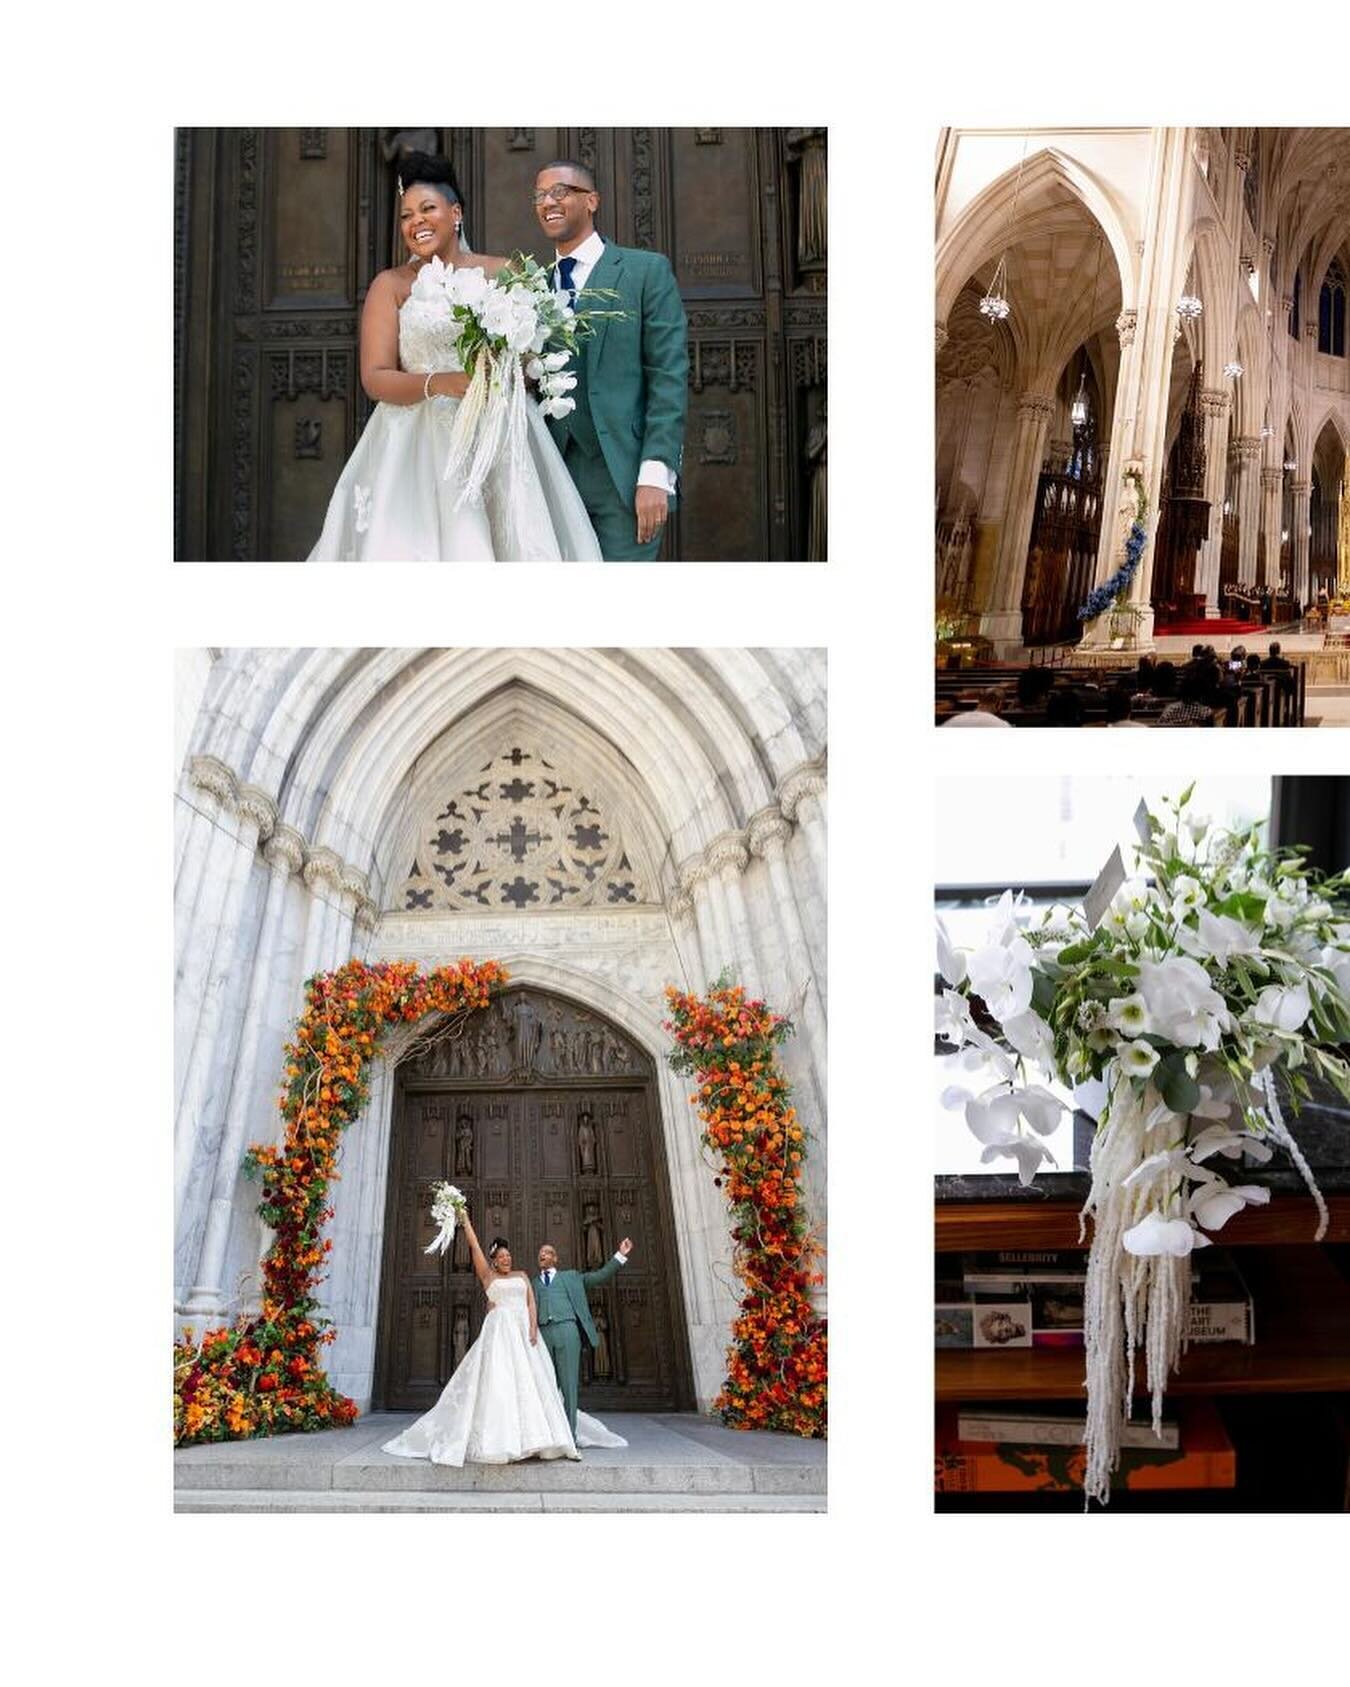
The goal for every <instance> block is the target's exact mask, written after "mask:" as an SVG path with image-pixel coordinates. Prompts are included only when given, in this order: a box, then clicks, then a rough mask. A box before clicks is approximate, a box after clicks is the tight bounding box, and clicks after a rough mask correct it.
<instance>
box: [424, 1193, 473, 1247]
mask: <svg viewBox="0 0 1350 1687" xmlns="http://www.w3.org/2000/svg"><path fill="white" fill-rule="evenodd" d="M467 1204H468V1203H467V1202H466V1201H465V1199H464V1196H463V1194H462V1193H461V1192H460V1191H459V1190H458V1189H456V1188H455V1186H454V1184H453V1183H438V1184H436V1185H435V1187H434V1190H433V1193H432V1200H431V1217H432V1219H433V1221H434V1222H435V1223H437V1224H439V1225H440V1227H441V1228H440V1233H439V1234H438V1235H437V1237H436V1239H435V1241H434V1242H433V1243H432V1244H431V1246H430V1247H429V1248H423V1249H422V1252H423V1253H426V1254H444V1253H448V1252H449V1251H450V1244H451V1242H453V1241H454V1239H455V1220H456V1219H457V1218H458V1217H459V1215H460V1213H462V1212H463V1211H464V1208H465V1207H466V1206H467Z"/></svg>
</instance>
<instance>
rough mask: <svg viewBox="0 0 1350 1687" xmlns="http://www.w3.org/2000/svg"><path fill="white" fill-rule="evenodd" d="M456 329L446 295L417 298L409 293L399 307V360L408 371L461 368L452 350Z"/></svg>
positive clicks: (418, 373)
mask: <svg viewBox="0 0 1350 1687" xmlns="http://www.w3.org/2000/svg"><path fill="white" fill-rule="evenodd" d="M456 337H457V330H456V327H455V320H454V317H453V316H452V315H451V313H450V306H449V304H448V303H447V301H446V300H445V299H443V298H442V299H419V298H415V297H413V296H412V295H411V294H410V295H409V296H408V298H406V299H405V300H404V301H403V303H402V304H401V305H400V306H399V310H398V360H399V362H400V363H401V364H402V366H403V368H404V369H405V370H406V371H407V372H408V373H409V374H410V375H426V374H430V373H431V372H432V371H440V370H445V369H450V370H456V371H458V370H462V369H463V367H464V366H463V364H462V363H461V362H460V361H459V358H458V356H457V355H456V352H455V345H454V342H455V339H456Z"/></svg>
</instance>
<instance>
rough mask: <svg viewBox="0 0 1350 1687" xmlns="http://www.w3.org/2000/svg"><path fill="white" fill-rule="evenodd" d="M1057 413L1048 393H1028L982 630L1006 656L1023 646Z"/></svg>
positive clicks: (1019, 416) (1020, 409)
mask: <svg viewBox="0 0 1350 1687" xmlns="http://www.w3.org/2000/svg"><path fill="white" fill-rule="evenodd" d="M1054 413H1055V401H1054V399H1053V397H1050V396H1047V395H1046V394H1045V393H1030V392H1029V393H1023V394H1022V397H1021V398H1020V400H1019V401H1018V405H1017V427H1016V432H1015V434H1014V438H1013V453H1012V468H1011V471H1010V473H1009V476H1008V502H1007V507H1006V509H1005V511H1004V515H1003V530H1002V532H1001V533H1000V535H999V547H998V557H997V560H996V563H995V568H994V588H993V592H992V593H991V596H990V603H989V607H988V609H987V610H986V611H985V613H984V614H983V615H982V616H981V617H980V631H981V632H982V633H983V634H984V635H985V636H986V637H987V638H990V639H992V640H993V641H994V644H995V646H996V647H998V648H999V649H1000V651H1001V652H1002V653H1006V652H1007V651H1009V650H1012V649H1016V648H1020V646H1021V643H1022V586H1023V582H1024V580H1025V578H1026V569H1027V547H1028V545H1029V544H1030V542H1031V525H1032V521H1033V519H1034V517H1035V513H1036V488H1037V486H1038V485H1039V484H1040V478H1041V463H1042V460H1043V459H1044V456H1045V440H1046V435H1047V433H1048V432H1049V428H1050V418H1051V417H1052V416H1053V415H1054Z"/></svg>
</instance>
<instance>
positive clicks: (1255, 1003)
mask: <svg viewBox="0 0 1350 1687" xmlns="http://www.w3.org/2000/svg"><path fill="white" fill-rule="evenodd" d="M1193 789H1194V787H1191V788H1190V789H1188V790H1187V791H1186V792H1184V793H1183V794H1182V796H1181V797H1180V798H1179V799H1178V800H1177V801H1176V802H1175V803H1169V804H1166V805H1165V807H1166V810H1167V812H1166V815H1165V817H1163V818H1160V817H1158V816H1157V815H1154V814H1152V813H1150V814H1148V816H1147V823H1146V831H1147V838H1148V841H1147V842H1146V843H1144V844H1143V845H1142V846H1141V847H1140V848H1139V850H1138V851H1137V856H1138V866H1137V869H1136V870H1137V873H1138V875H1139V876H1137V877H1135V878H1134V879H1131V880H1129V881H1127V882H1125V883H1124V884H1122V885H1121V886H1120V888H1119V889H1118V890H1117V891H1116V892H1115V894H1114V896H1113V898H1112V899H1111V901H1110V904H1109V907H1108V908H1107V910H1106V912H1105V914H1104V916H1103V917H1102V918H1101V920H1100V923H1098V924H1096V925H1093V924H1092V923H1091V922H1090V921H1089V919H1088V916H1087V915H1086V914H1085V913H1084V911H1083V910H1082V909H1064V908H1053V909H1049V910H1046V911H1044V912H1043V913H1042V915H1041V917H1040V918H1039V920H1033V918H1032V914H1031V910H1030V906H1029V904H1028V903H1027V901H1026V899H1025V897H1018V898H1014V896H1013V895H1012V893H1011V892H1008V893H1006V894H1005V895H1004V896H1003V898H1002V899H1001V900H1000V902H999V903H998V905H997V907H996V908H995V910H994V912H993V920H992V925H991V928H990V931H989V934H988V936H987V938H986V940H985V942H984V944H983V945H982V946H981V947H980V948H978V949H975V950H974V951H971V952H964V951H961V950H958V949H957V948H956V947H955V946H954V945H953V944H952V943H951V941H950V939H949V937H948V935H947V932H946V929H945V927H944V926H943V924H942V922H941V920H939V921H938V969H939V971H940V973H941V975H942V979H943V983H944V986H945V988H944V989H943V992H942V996H941V999H940V1001H939V1002H938V1006H937V1034H938V1037H939V1038H940V1039H941V1040H942V1041H943V1042H945V1043H947V1044H950V1045H951V1046H952V1047H953V1048H954V1049H955V1050H957V1051H958V1052H957V1054H956V1055H955V1056H954V1057H952V1058H954V1059H955V1061H956V1062H957V1063H958V1064H959V1065H963V1066H964V1067H965V1069H966V1070H967V1071H972V1070H977V1069H979V1070H983V1071H985V1072H986V1073H987V1072H988V1071H989V1070H990V1069H991V1068H992V1070H993V1072H994V1073H995V1074H996V1078H997V1081H996V1082H995V1083H994V1084H993V1085H992V1086H991V1087H989V1088H987V1089H985V1090H984V1091H983V1092H982V1093H981V1094H978V1095H977V1094H973V1093H971V1091H970V1090H969V1089H967V1088H965V1087H963V1086H961V1085H951V1086H949V1087H948V1088H947V1089H946V1090H945V1091H944V1093H943V1101H944V1104H945V1105H947V1106H949V1107H961V1108H962V1109H963V1110H964V1114H965V1120H966V1124H967V1125H968V1126H969V1128H970V1130H971V1131H972V1132H973V1133H974V1134H975V1136H976V1137H977V1138H978V1140H979V1141H980V1143H981V1144H982V1145H983V1151H982V1154H981V1159H982V1161H984V1162H985V1163H988V1162H990V1161H994V1160H999V1159H1010V1160H1012V1161H1013V1162H1015V1164H1016V1166H1017V1170H1018V1177H1019V1180H1020V1181H1021V1182H1022V1183H1023V1184H1028V1183H1030V1182H1031V1180H1032V1179H1033V1177H1034V1176H1035V1174H1036V1172H1037V1170H1038V1169H1039V1168H1040V1166H1041V1165H1042V1163H1043V1162H1045V1161H1049V1162H1050V1163H1051V1164H1052V1165H1053V1164H1054V1160H1053V1157H1052V1155H1051V1153H1050V1151H1049V1149H1048V1147H1047V1146H1046V1144H1045V1142H1044V1141H1043V1140H1042V1139H1043V1138H1044V1137H1045V1136H1047V1135H1049V1134H1051V1133H1052V1132H1053V1131H1054V1130H1055V1129H1056V1127H1057V1126H1058V1125H1059V1124H1060V1123H1061V1120H1062V1117H1063V1114H1064V1112H1065V1109H1066V1103H1065V1102H1064V1101H1063V1100H1061V1099H1060V1097H1059V1096H1057V1095H1055V1094H1054V1093H1053V1092H1052V1091H1051V1090H1050V1089H1047V1088H1046V1087H1045V1085H1044V1084H1042V1083H1037V1082H1034V1081H1032V1080H1033V1079H1034V1077H1035V1076H1036V1075H1038V1074H1039V1075H1043V1076H1046V1077H1048V1078H1049V1080H1050V1081H1051V1082H1054V1083H1057V1084H1059V1085H1060V1086H1062V1087H1063V1088H1065V1089H1068V1090H1072V1092H1073V1101H1074V1105H1075V1106H1076V1107H1078V1108H1080V1109H1082V1110H1083V1111H1085V1112H1087V1113H1088V1114H1089V1115H1090V1116H1091V1117H1092V1118H1094V1119H1095V1120H1096V1121H1097V1130H1096V1134H1095V1137H1094V1140H1093V1145H1092V1152H1091V1156H1090V1171H1091V1179H1092V1181H1091V1188H1090V1191H1089V1194H1088V1198H1087V1202H1086V1204H1085V1206H1084V1208H1083V1218H1084V1220H1086V1218H1087V1217H1089V1216H1090V1217H1091V1218H1092V1220H1093V1233H1092V1241H1091V1246H1090V1251H1089V1256H1088V1271H1087V1286H1086V1290H1085V1299H1084V1343H1085V1347H1086V1360H1087V1393H1088V1411H1087V1432H1086V1437H1085V1440H1086V1447H1087V1471H1086V1476H1085V1479H1084V1490H1085V1498H1086V1499H1088V1500H1090V1499H1092V1498H1096V1499H1098V1500H1099V1501H1101V1502H1102V1503H1103V1504H1104V1503H1105V1502H1106V1501H1107V1499H1108V1498H1109V1495H1110V1484H1111V1472H1112V1471H1113V1470H1114V1468H1115V1466H1116V1464H1117V1462H1118V1458H1119V1447H1120V1431H1121V1428H1122V1427H1123V1425H1124V1423H1125V1422H1126V1421H1127V1419H1128V1418H1129V1415H1130V1403H1131V1398H1132V1395H1133V1392H1134V1351H1135V1347H1136V1345H1142V1346H1143V1347H1144V1350H1145V1356H1146V1362H1147V1377H1148V1387H1149V1391H1150V1393H1151V1395H1152V1403H1153V1424H1154V1429H1155V1432H1159V1431H1160V1426H1161V1414H1162V1405H1163V1394H1164V1390H1165V1386H1166V1381H1167V1378H1168V1376H1169V1374H1170V1372H1171V1371H1172V1370H1173V1369H1174V1368H1175V1366H1176V1365H1177V1363H1178V1361H1179V1359H1180V1356H1181V1353H1182V1351H1183V1350H1184V1345H1185V1339H1184V1332H1185V1330H1186V1325H1187V1307H1188V1304H1189V1297H1190V1258H1189V1256H1190V1254H1191V1252H1192V1251H1193V1250H1194V1249H1196V1248H1201V1247H1207V1246H1208V1245H1209V1242H1210V1235H1209V1233H1210V1232H1212V1231H1217V1230H1219V1229H1221V1228H1222V1227H1223V1225H1224V1224H1225V1223H1226V1222H1227V1221H1228V1220H1229V1219H1230V1218H1231V1217H1232V1216H1233V1215H1234V1214H1235V1213H1237V1212H1240V1211H1241V1210H1242V1209H1243V1207H1244V1206H1247V1205H1249V1204H1252V1205H1256V1204H1261V1203H1264V1202H1266V1201H1268V1200H1269V1199H1270V1191H1269V1189H1268V1188H1265V1187H1264V1186H1262V1185H1259V1184H1251V1183H1243V1182H1233V1181H1229V1179H1228V1178H1227V1177H1225V1176H1223V1175H1222V1174H1221V1172H1220V1171H1219V1170H1218V1169H1217V1167H1218V1166H1219V1165H1220V1164H1222V1163H1224V1162H1227V1163H1228V1165H1229V1166H1230V1167H1232V1168H1233V1170H1234V1172H1235V1174H1236V1175H1240V1173H1237V1165H1238V1162H1239V1161H1240V1160H1242V1159H1244V1158H1245V1159H1247V1160H1250V1161H1256V1162H1263V1161H1266V1160H1269V1159H1270V1157H1271V1154H1272V1144H1275V1145H1278V1146H1280V1147H1283V1148H1284V1149H1285V1150H1286V1151H1287V1152H1288V1154H1289V1156H1290V1158H1291V1159H1292V1160H1293V1162H1294V1164H1295V1165H1296V1166H1297V1167H1298V1169H1299V1171H1300V1172H1301V1173H1302V1175H1303V1177H1304V1180H1305V1181H1306V1183H1307V1184H1308V1187H1309V1190H1310V1192H1311V1193H1312V1196H1313V1199H1314V1202H1315V1204H1316V1207H1317V1210H1318V1215H1319V1222H1318V1227H1317V1232H1316V1239H1317V1240H1320V1239H1321V1237H1322V1236H1323V1235H1324V1234H1325V1230H1326V1224H1327V1210H1326V1205H1325V1203H1324V1202H1323V1200H1322V1197H1321V1194H1320V1192H1319V1191H1318V1189H1317V1186H1316V1183H1315V1181H1314V1179H1313V1177H1312V1173H1311V1171H1310V1170H1309V1168H1308V1166H1307V1163H1306V1161H1305V1160H1304V1157H1303V1155H1302V1153H1301V1151H1300V1149H1299V1147H1298V1145H1297V1143H1296V1142H1295V1140H1294V1138H1293V1136H1292V1135H1291V1134H1290V1132H1289V1128H1288V1125H1287V1124H1286V1122H1285V1119H1284V1115H1283V1112H1282V1109H1281V1104H1280V1097H1279V1086H1277V1081H1276V1080H1277V1077H1278V1079H1279V1080H1280V1084H1282V1086H1283V1088H1284V1090H1285V1092H1286V1093H1287V1094H1288V1095H1289V1096H1290V1097H1292V1103H1293V1106H1294V1108H1295V1110H1297V1107H1298V1105H1299V1102H1300V1101H1301V1100H1304V1099H1307V1098H1308V1097H1309V1096H1310V1095H1311V1093H1312V1092H1311V1090H1310V1087H1309V1083H1308V1076H1309V1074H1312V1075H1314V1076H1316V1077H1318V1078H1321V1079H1324V1080H1326V1081H1327V1082H1328V1083H1330V1084H1331V1085H1332V1086H1333V1087H1334V1088H1335V1089H1336V1090H1337V1091H1338V1092H1339V1093H1340V1094H1341V1095H1342V1096H1344V1097H1345V1098H1346V1099H1347V1100H1350V1062H1347V1060H1346V1058H1345V1057H1344V1055H1343V1054H1342V1053H1338V1052H1337V1050H1338V1047H1340V1046H1343V1045H1345V1044H1347V1043H1350V922H1348V921H1347V920H1346V918H1345V915H1344V913H1338V912H1337V910H1336V907H1335V906H1334V903H1335V902H1337V901H1340V902H1341V903H1342V906H1343V905H1344V901H1345V897H1346V894H1347V891H1350V873H1341V874H1339V875H1338V876H1336V877H1335V878H1330V879H1324V880H1321V881H1319V880H1318V879H1317V878H1316V877H1315V876H1314V875H1313V874H1312V873H1310V872H1309V870H1308V868H1307V866H1306V864H1305V862H1304V859H1303V857H1302V855H1301V854H1300V853H1299V852H1298V851H1286V852H1281V853H1278V854H1277V853H1275V852H1272V851H1271V850H1269V849H1267V848H1265V847H1263V845H1262V843H1261V838H1260V825H1259V824H1258V825H1256V826H1252V827H1250V828H1247V829H1244V830H1241V831H1227V830H1221V829H1217V828H1212V827H1211V826H1210V825H1209V823H1208V822H1207V821H1206V820H1205V819H1204V818H1203V817H1202V816H1200V815H1198V814H1196V813H1194V812H1193V811H1192V810H1191V809H1190V807H1189V803H1190V797H1191V793H1192V790H1193ZM976 998H978V1000H979V1002H981V1003H983V1007H984V1010H985V1011H984V1013H983V1014H980V1015H979V1016H978V1017H977V1016H976V1014H975V1013H973V1012H972V1009H971V1001H972V999H976ZM991 1027H992V1029H991Z"/></svg>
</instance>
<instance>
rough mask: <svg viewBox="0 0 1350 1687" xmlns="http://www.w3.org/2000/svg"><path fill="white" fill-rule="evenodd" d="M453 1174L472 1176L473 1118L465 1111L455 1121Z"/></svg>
mask: <svg viewBox="0 0 1350 1687" xmlns="http://www.w3.org/2000/svg"><path fill="white" fill-rule="evenodd" d="M455 1176H456V1177H472V1176H473V1120H472V1119H471V1118H470V1117H469V1115H468V1114H467V1113H461V1114H460V1116H459V1118H458V1119H457V1120H456V1121H455Z"/></svg>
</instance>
